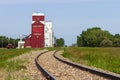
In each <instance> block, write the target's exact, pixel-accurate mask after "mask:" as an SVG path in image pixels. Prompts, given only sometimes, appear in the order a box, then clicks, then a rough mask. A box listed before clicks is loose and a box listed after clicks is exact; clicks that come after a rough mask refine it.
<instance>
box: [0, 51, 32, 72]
mask: <svg viewBox="0 0 120 80" xmlns="http://www.w3.org/2000/svg"><path fill="white" fill-rule="evenodd" d="M31 50H32V49H0V69H1V68H6V69H11V68H12V67H13V68H14V67H17V68H18V69H19V68H20V67H18V64H20V63H22V61H20V60H19V61H8V59H11V58H13V57H16V56H19V55H21V54H24V53H26V52H29V51H31ZM13 64H16V65H15V66H13ZM14 69H15V68H14ZM16 70H17V69H16Z"/></svg>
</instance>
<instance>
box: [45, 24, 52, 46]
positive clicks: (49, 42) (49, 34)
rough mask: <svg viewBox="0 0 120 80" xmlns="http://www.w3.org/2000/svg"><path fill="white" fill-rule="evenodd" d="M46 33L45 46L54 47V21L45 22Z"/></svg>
mask: <svg viewBox="0 0 120 80" xmlns="http://www.w3.org/2000/svg"><path fill="white" fill-rule="evenodd" d="M44 31H45V32H44V34H45V47H53V46H54V36H53V32H52V22H45V27H44Z"/></svg>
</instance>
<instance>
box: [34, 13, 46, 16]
mask: <svg viewBox="0 0 120 80" xmlns="http://www.w3.org/2000/svg"><path fill="white" fill-rule="evenodd" d="M32 15H33V16H44V15H45V14H44V13H33V14H32Z"/></svg>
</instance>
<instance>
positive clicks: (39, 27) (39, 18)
mask: <svg viewBox="0 0 120 80" xmlns="http://www.w3.org/2000/svg"><path fill="white" fill-rule="evenodd" d="M25 47H31V48H42V47H44V14H43V13H33V14H32V26H31V34H30V35H29V36H28V37H27V38H26V39H25Z"/></svg>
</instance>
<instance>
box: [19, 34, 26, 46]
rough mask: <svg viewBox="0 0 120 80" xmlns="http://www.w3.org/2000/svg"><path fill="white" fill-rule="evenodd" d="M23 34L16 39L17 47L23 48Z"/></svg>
mask: <svg viewBox="0 0 120 80" xmlns="http://www.w3.org/2000/svg"><path fill="white" fill-rule="evenodd" d="M22 39H23V35H20V41H18V48H24V44H25V41H22Z"/></svg>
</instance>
